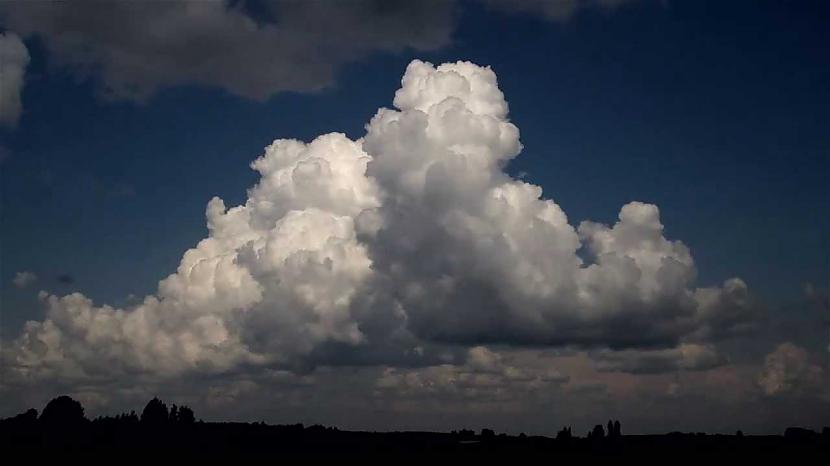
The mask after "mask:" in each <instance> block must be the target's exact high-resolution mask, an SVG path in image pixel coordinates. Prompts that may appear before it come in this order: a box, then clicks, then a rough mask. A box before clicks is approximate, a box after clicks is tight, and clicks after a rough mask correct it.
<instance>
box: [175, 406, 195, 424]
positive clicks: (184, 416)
mask: <svg viewBox="0 0 830 466" xmlns="http://www.w3.org/2000/svg"><path fill="white" fill-rule="evenodd" d="M178 422H179V424H193V423H194V422H196V416H194V415H193V410H192V409H190V408H189V407H187V406H182V407H181V408H179V417H178Z"/></svg>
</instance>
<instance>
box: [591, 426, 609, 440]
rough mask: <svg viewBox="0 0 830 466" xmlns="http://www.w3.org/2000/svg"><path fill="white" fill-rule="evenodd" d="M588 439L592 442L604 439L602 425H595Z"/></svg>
mask: <svg viewBox="0 0 830 466" xmlns="http://www.w3.org/2000/svg"><path fill="white" fill-rule="evenodd" d="M590 437H591V439H594V440H600V439H603V438H605V429H603V428H602V424H597V425H595V426H594V430H592V431H591V434H590Z"/></svg>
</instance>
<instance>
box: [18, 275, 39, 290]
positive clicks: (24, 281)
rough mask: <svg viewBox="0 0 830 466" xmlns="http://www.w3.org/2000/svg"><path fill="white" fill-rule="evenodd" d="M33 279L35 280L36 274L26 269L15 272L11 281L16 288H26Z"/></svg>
mask: <svg viewBox="0 0 830 466" xmlns="http://www.w3.org/2000/svg"><path fill="white" fill-rule="evenodd" d="M35 281H37V275H35V274H34V273H33V272H28V271H23V272H17V273H16V274H15V276H14V278H13V279H12V283H14V286H16V287H18V288H26V287H27V286H29V285H31V284H32V283H34V282H35Z"/></svg>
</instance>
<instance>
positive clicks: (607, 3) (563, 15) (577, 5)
mask: <svg viewBox="0 0 830 466" xmlns="http://www.w3.org/2000/svg"><path fill="white" fill-rule="evenodd" d="M634 1H636V0H512V1H511V0H484V2H485V4H487V5H488V6H490V7H492V8H494V9H497V10H501V11H507V12H514V13H527V14H534V15H540V16H542V17H544V18H546V19H549V20H551V21H557V22H564V21H567V20H569V19H571V18H573V17H574V16H575V15H576V14H577V13H579V11H580V10H599V11H612V10H614V9H616V8H618V7H620V6H622V5H623V4H626V3H633V2H634Z"/></svg>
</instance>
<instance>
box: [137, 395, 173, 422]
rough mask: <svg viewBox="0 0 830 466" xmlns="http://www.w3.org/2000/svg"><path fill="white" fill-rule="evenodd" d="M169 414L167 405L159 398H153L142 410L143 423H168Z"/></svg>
mask: <svg viewBox="0 0 830 466" xmlns="http://www.w3.org/2000/svg"><path fill="white" fill-rule="evenodd" d="M168 419H169V415H168V413H167V405H166V404H164V402H163V401H161V400H159V399H158V398H153V399H152V400H150V402H149V403H147V406H145V407H144V411H142V412H141V423H142V424H147V425H151V426H159V425H164V424H166V423H167V421H168Z"/></svg>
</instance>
